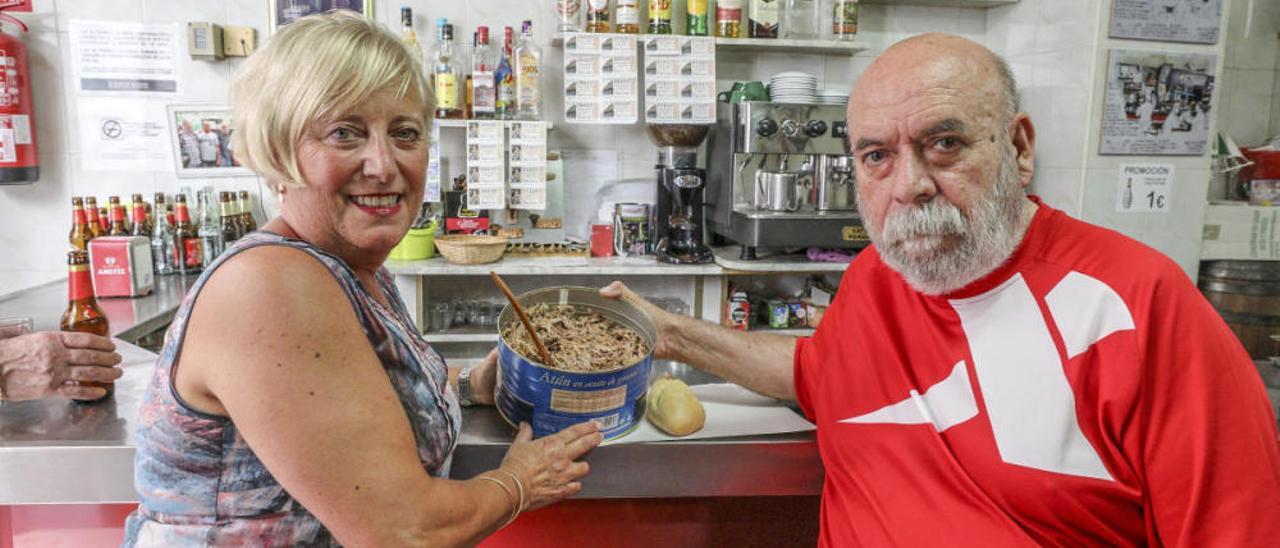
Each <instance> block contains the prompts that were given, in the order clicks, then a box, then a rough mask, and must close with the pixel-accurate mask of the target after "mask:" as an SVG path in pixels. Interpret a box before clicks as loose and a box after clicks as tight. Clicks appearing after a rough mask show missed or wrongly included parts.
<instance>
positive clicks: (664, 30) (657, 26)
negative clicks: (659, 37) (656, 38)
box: [648, 0, 671, 34]
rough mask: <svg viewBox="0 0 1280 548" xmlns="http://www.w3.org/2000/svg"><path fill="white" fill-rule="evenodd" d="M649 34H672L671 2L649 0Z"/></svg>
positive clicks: (666, 0)
mask: <svg viewBox="0 0 1280 548" xmlns="http://www.w3.org/2000/svg"><path fill="white" fill-rule="evenodd" d="M648 33H649V34H671V0H649V30H648Z"/></svg>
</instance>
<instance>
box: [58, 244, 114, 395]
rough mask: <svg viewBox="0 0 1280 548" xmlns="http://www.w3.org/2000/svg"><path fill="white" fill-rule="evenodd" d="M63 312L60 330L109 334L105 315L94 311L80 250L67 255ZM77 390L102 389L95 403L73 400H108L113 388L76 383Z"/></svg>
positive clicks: (86, 261)
mask: <svg viewBox="0 0 1280 548" xmlns="http://www.w3.org/2000/svg"><path fill="white" fill-rule="evenodd" d="M67 274H68V275H69V276H68V279H67V309H66V310H65V311H64V312H63V313H62V322H61V329H62V330H63V331H74V332H78V333H92V334H94V335H98V336H99V337H107V336H110V334H111V327H110V325H109V324H108V323H107V316H106V314H103V313H102V309H101V308H99V307H98V299H96V298H95V297H94V294H93V278H92V276H91V275H90V272H89V254H88V253H86V252H85V251H84V250H81V249H73V250H71V251H70V252H68V253H67ZM80 385H81V386H93V387H98V388H105V389H106V393H105V394H104V395H103V396H102V397H101V398H98V399H95V400H77V401H84V402H85V403H90V402H96V401H102V400H105V399H107V398H109V397H111V392H112V388H113V386H114V384H113V383H111V382H110V381H108V382H90V381H80Z"/></svg>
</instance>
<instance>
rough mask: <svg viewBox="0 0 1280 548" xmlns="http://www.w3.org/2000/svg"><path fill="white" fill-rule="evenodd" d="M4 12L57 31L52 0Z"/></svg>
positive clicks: (40, 29) (33, 26)
mask: <svg viewBox="0 0 1280 548" xmlns="http://www.w3.org/2000/svg"><path fill="white" fill-rule="evenodd" d="M6 13H8V14H9V15H12V16H14V17H17V18H18V19H20V20H21V21H22V22H23V23H26V24H27V28H29V29H30V31H31V32H57V31H58V10H57V7H56V4H54V2H53V0H35V1H34V2H32V3H31V13H18V12H13V11H10V12H6ZM2 291H3V290H0V292H2Z"/></svg>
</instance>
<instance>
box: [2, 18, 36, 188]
mask: <svg viewBox="0 0 1280 548" xmlns="http://www.w3.org/2000/svg"><path fill="white" fill-rule="evenodd" d="M0 22H7V23H13V24H15V25H18V27H20V28H21V29H22V32H27V30H28V29H27V25H26V24H24V23H23V22H22V21H20V20H18V19H17V18H16V17H14V16H12V15H9V14H7V13H4V12H0ZM39 178H40V161H39V157H38V156H37V154H36V120H35V110H34V108H33V105H32V104H31V69H30V68H29V67H28V66H27V45H26V44H23V43H22V40H19V39H18V37H17V36H14V35H12V34H9V33H8V32H4V31H2V30H0V184H3V185H8V184H27V183H34V182H36V180H37V179H39Z"/></svg>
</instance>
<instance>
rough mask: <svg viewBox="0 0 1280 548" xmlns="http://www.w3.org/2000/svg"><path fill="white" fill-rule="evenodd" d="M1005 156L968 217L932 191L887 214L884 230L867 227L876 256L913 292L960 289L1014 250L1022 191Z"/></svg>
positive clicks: (1013, 165)
mask: <svg viewBox="0 0 1280 548" xmlns="http://www.w3.org/2000/svg"><path fill="white" fill-rule="evenodd" d="M1004 156H1005V157H1004V158H1002V161H1001V169H1000V174H999V175H998V178H997V180H996V184H994V185H992V187H991V189H990V190H988V191H987V192H986V193H985V194H984V195H983V196H980V197H979V198H978V199H977V200H976V201H975V202H974V203H973V205H972V207H971V208H970V212H969V217H968V218H966V217H965V215H964V214H962V213H961V212H960V209H959V208H957V207H956V206H955V205H954V204H952V203H950V202H949V201H947V199H946V198H943V197H941V196H935V197H934V198H933V199H931V200H929V201H928V202H925V203H923V204H920V205H917V206H914V207H911V208H908V209H902V210H899V211H897V212H895V213H891V214H889V216H888V217H886V218H885V220H884V230H883V231H880V230H877V229H875V228H874V227H872V226H870V225H868V226H867V227H866V228H867V232H868V233H869V235H870V236H871V242H872V243H873V244H875V246H876V250H877V251H878V252H879V253H880V258H881V259H882V260H884V262H885V264H887V265H889V268H892V269H894V270H895V271H897V272H898V273H899V274H901V275H902V277H903V278H904V279H906V281H907V283H908V284H910V285H911V287H913V288H915V289H916V291H919V292H921V293H924V294H926V295H942V294H945V293H950V292H952V291H955V290H957V289H960V288H962V287H964V286H966V285H969V284H970V283H973V282H974V281H975V280H977V279H979V278H981V277H983V276H985V275H987V274H989V273H991V272H992V271H994V270H995V269H996V268H999V267H1000V265H1001V264H1003V263H1004V262H1005V261H1006V260H1007V259H1008V258H1009V257H1010V256H1011V255H1013V251H1014V250H1015V249H1017V247H1018V243H1019V242H1021V241H1022V235H1023V232H1024V230H1023V228H1024V227H1023V226H1022V223H1021V217H1022V208H1023V201H1024V200H1025V199H1026V195H1025V194H1024V193H1023V191H1022V186H1021V185H1020V184H1019V181H1018V166H1017V163H1016V162H1015V161H1014V160H1013V158H1012V156H1010V155H1009V154H1008V153H1006V154H1005V155H1004ZM859 208H860V209H861V204H859Z"/></svg>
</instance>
